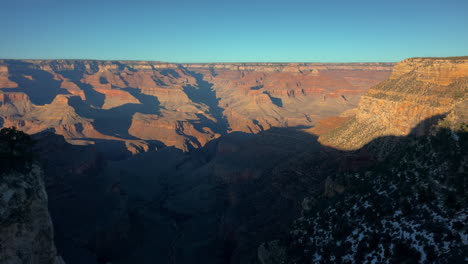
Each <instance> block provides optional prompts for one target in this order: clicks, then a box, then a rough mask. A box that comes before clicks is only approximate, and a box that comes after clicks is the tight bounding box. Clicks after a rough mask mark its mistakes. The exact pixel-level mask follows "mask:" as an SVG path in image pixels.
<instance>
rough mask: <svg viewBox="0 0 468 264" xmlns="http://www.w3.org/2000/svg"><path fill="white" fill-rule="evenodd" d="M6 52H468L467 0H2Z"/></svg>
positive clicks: (235, 55) (147, 56)
mask: <svg viewBox="0 0 468 264" xmlns="http://www.w3.org/2000/svg"><path fill="white" fill-rule="evenodd" d="M0 17H1V18H2V19H1V20H0V21H2V25H1V27H0V36H1V39H0V58H14V59H59V58H63V59H102V60H159V61H170V62H256V61H258V62H263V61H269V62H352V61H356V62H360V61H399V60H402V59H404V58H407V57H416V56H418V57H419V56H461V55H468V0H438V1H433V0H424V1H421V0H405V1H401V0H392V1H388V0H372V1H370V0H346V1H339V0H320V1H315V0H283V1H275V0H231V1H225V0H200V1H197V0H190V1H189V0H165V1H160V0H152V1H150V0H127V1H123V0H113V1H110V0H92V1H91V0H0Z"/></svg>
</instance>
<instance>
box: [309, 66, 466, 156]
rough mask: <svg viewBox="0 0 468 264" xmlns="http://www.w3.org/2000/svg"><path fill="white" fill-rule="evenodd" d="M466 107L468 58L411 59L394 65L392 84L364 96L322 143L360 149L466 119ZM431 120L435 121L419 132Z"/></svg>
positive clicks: (370, 91)
mask: <svg viewBox="0 0 468 264" xmlns="http://www.w3.org/2000/svg"><path fill="white" fill-rule="evenodd" d="M467 109H468V57H453V58H412V59H406V60H403V61H402V62H400V63H398V64H397V65H395V67H394V69H393V72H392V75H391V76H390V77H389V79H388V80H386V81H384V82H382V83H380V84H378V85H376V86H374V87H372V88H371V89H369V91H368V92H367V93H366V94H365V95H363V96H362V97H361V99H360V101H359V104H358V108H357V110H355V112H354V113H355V114H354V115H348V116H347V118H348V119H349V120H348V121H346V122H344V124H342V125H338V127H337V128H336V129H331V131H329V132H327V133H324V132H320V131H319V134H321V137H320V139H319V140H320V142H321V143H323V144H326V145H330V146H333V147H337V148H341V149H346V150H352V149H358V148H361V147H362V146H364V145H365V144H367V143H368V142H370V141H371V140H372V139H375V138H377V137H382V136H405V135H408V134H409V133H410V131H412V133H414V134H419V135H421V134H424V133H427V132H428V128H429V127H430V126H431V125H433V124H435V122H437V120H438V118H437V117H439V118H441V117H443V116H447V121H450V120H452V121H458V122H460V121H463V120H465V121H466V120H468V115H467V111H468V110H467ZM428 118H434V120H433V122H425V123H424V124H425V126H419V127H417V128H416V126H417V125H418V124H419V123H420V122H422V121H423V120H426V119H428ZM342 121H343V120H340V122H342ZM316 129H317V128H316Z"/></svg>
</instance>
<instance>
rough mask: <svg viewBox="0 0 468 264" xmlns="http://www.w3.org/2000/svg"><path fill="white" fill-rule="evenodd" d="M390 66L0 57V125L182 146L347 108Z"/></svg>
mask: <svg viewBox="0 0 468 264" xmlns="http://www.w3.org/2000/svg"><path fill="white" fill-rule="evenodd" d="M392 66H393V64H391V63H348V64H322V63H290V64H284V63H283V64H282V63H237V64H236V63H230V64H223V63H219V64H171V63H164V62H146V61H92V60H23V61H20V60H0V96H1V97H0V98H1V101H0V103H1V105H0V118H1V120H2V122H0V125H2V126H4V127H6V126H13V125H14V126H17V127H18V128H20V129H22V130H24V131H27V132H28V133H36V132H39V131H43V130H45V129H50V128H52V129H55V131H56V133H57V134H60V135H63V136H65V138H66V139H67V140H68V141H69V142H71V143H74V144H83V143H88V144H89V143H98V144H102V142H111V141H121V142H124V143H125V145H126V146H129V147H130V149H129V151H130V152H138V151H144V150H145V149H150V148H149V145H151V141H157V142H159V143H160V144H162V145H165V146H175V147H177V148H179V149H182V150H184V151H187V150H189V149H193V148H199V147H201V146H204V145H205V144H206V143H207V142H208V141H210V140H212V139H215V138H217V137H219V136H220V135H223V134H226V133H230V132H233V131H242V132H247V133H258V132H259V131H262V130H266V129H268V128H271V127H291V126H312V125H314V124H315V123H316V121H317V120H318V119H320V118H323V117H328V116H334V115H337V114H339V113H340V112H342V111H344V110H347V109H350V108H353V107H355V106H356V103H357V101H358V99H359V97H360V96H361V95H362V94H363V93H365V92H366V91H367V89H369V88H370V87H371V86H373V85H375V84H377V83H379V82H380V81H382V80H384V79H386V78H387V77H388V75H389V73H390V70H391V68H392ZM135 140H137V141H135ZM136 145H139V146H143V145H145V147H137V148H135V147H132V146H136Z"/></svg>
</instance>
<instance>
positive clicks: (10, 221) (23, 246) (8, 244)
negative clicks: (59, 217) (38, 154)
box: [0, 165, 64, 264]
mask: <svg viewBox="0 0 468 264" xmlns="http://www.w3.org/2000/svg"><path fill="white" fill-rule="evenodd" d="M43 177H44V174H43V172H42V170H41V169H40V167H39V166H37V165H34V166H33V167H32V169H31V170H30V171H28V172H16V171H11V172H7V173H4V174H2V175H0V193H1V195H0V263H5V264H22V263H35V264H63V263H64V262H63V260H62V259H61V258H60V257H59V256H57V251H56V249H55V244H54V232H53V227H52V221H51V219H50V215H49V211H48V208H47V194H46V192H45V188H44V183H43V179H42V178H43Z"/></svg>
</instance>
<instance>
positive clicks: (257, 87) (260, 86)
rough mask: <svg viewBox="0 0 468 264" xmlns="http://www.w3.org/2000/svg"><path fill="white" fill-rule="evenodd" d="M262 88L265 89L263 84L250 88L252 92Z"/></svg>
mask: <svg viewBox="0 0 468 264" xmlns="http://www.w3.org/2000/svg"><path fill="white" fill-rule="evenodd" d="M262 88H263V84H261V85H257V86H252V87H250V90H260V89H262Z"/></svg>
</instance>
